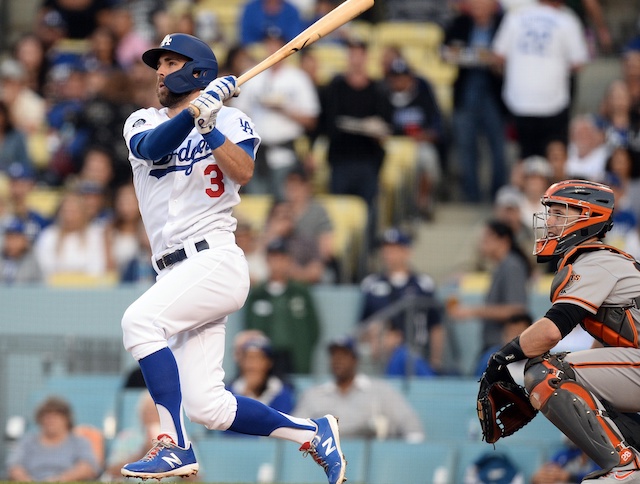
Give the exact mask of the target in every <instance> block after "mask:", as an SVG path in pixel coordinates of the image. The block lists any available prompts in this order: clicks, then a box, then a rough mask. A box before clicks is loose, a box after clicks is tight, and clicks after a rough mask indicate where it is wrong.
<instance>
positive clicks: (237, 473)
mask: <svg viewBox="0 0 640 484" xmlns="http://www.w3.org/2000/svg"><path fill="white" fill-rule="evenodd" d="M280 443H281V442H280V441H278V440H276V439H270V438H267V437H226V438H215V439H203V440H200V441H198V442H197V443H196V444H195V447H194V449H195V452H196V457H197V458H198V462H199V463H200V472H199V473H198V476H200V477H201V480H203V481H205V482H217V483H223V482H234V483H238V482H272V481H269V480H264V481H261V480H258V477H259V476H260V477H261V478H262V479H266V478H267V475H270V476H273V477H275V473H276V470H277V468H278V455H279V444H280ZM314 465H315V463H314ZM273 477H272V479H273ZM274 482H275V481H274Z"/></svg>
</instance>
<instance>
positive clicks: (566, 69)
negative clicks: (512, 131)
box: [493, 4, 589, 116]
mask: <svg viewBox="0 0 640 484" xmlns="http://www.w3.org/2000/svg"><path fill="white" fill-rule="evenodd" d="M493 50H494V52H495V53H496V54H498V55H500V56H501V57H504V58H505V59H506V64H505V82H504V86H503V93H502V96H503V99H504V101H505V103H506V105H507V106H508V108H509V109H510V110H511V112H513V113H514V114H516V115H520V116H552V115H555V114H558V113H559V112H560V111H562V110H563V109H564V108H566V107H567V106H568V105H569V99H570V93H569V75H570V72H571V68H572V67H574V66H578V65H581V64H584V63H586V62H587V60H588V56H589V54H588V49H587V44H586V40H585V37H584V33H583V31H582V27H581V25H580V21H579V19H578V17H577V16H576V15H575V14H574V13H573V12H571V11H570V10H568V9H565V8H554V7H551V6H548V5H540V4H536V5H531V6H527V7H523V8H520V9H516V10H514V11H511V12H509V13H508V14H507V15H506V16H505V18H504V20H503V22H502V23H501V24H500V27H499V29H498V32H496V36H495V39H494V41H493Z"/></svg>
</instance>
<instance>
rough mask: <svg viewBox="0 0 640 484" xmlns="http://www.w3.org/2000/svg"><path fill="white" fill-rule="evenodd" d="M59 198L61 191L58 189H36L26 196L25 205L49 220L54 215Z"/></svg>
mask: <svg viewBox="0 0 640 484" xmlns="http://www.w3.org/2000/svg"><path fill="white" fill-rule="evenodd" d="M61 198H62V191H61V190H60V189H58V188H49V187H36V188H34V189H33V190H32V191H31V192H30V193H29V195H28V196H27V205H28V206H29V208H31V209H32V210H35V211H36V212H38V213H39V214H41V215H43V216H45V217H49V218H51V217H53V216H54V215H55V212H56V210H57V209H58V205H59V204H60V199H61Z"/></svg>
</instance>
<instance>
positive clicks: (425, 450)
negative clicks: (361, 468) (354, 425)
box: [367, 440, 461, 484]
mask: <svg viewBox="0 0 640 484" xmlns="http://www.w3.org/2000/svg"><path fill="white" fill-rule="evenodd" d="M455 460H456V449H455V446H453V445H449V444H444V443H442V442H425V443H421V444H409V443H406V442H403V441H397V440H395V441H394V440H387V441H373V442H372V443H371V452H370V454H369V466H368V471H367V483H368V484H394V483H399V482H401V483H403V484H425V483H427V482H428V483H436V482H437V483H438V484H441V483H442V484H445V483H451V484H453V483H454V482H461V481H454V480H453V473H454V470H455Z"/></svg>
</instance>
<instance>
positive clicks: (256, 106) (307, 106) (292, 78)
mask: <svg viewBox="0 0 640 484" xmlns="http://www.w3.org/2000/svg"><path fill="white" fill-rule="evenodd" d="M262 42H263V44H264V46H265V48H266V54H267V55H268V54H272V53H274V52H276V51H277V50H278V49H280V48H281V47H282V46H283V45H284V44H285V37H284V36H283V35H282V33H281V32H278V33H275V34H273V33H268V35H266V36H265V37H264V39H262ZM233 105H234V106H235V107H237V108H238V109H240V110H241V111H243V112H245V113H247V115H248V116H250V117H251V119H252V121H253V122H254V124H255V126H256V130H257V131H258V132H259V133H260V137H261V139H262V141H261V145H260V149H259V150H258V152H257V154H256V161H255V171H254V174H253V178H252V179H251V181H250V182H249V183H248V184H247V185H246V186H245V187H244V190H245V192H246V193H259V194H260V193H262V194H264V193H267V194H271V195H273V196H274V197H275V198H276V199H279V200H281V199H283V198H284V183H285V178H286V176H287V174H288V173H289V172H290V171H292V170H294V169H296V168H297V167H299V166H300V165H301V161H300V160H299V159H298V155H297V153H296V150H295V142H296V140H298V139H300V138H301V137H303V136H304V135H305V134H306V133H307V132H311V131H313V130H314V129H315V128H316V123H317V121H318V116H319V114H320V100H319V97H318V92H317V90H316V87H315V85H314V83H313V80H312V79H311V77H309V74H307V72H306V71H304V70H303V69H301V68H300V67H298V66H294V65H292V64H290V63H286V62H279V63H277V64H275V65H274V66H272V67H271V68H269V69H267V70H266V71H264V72H262V73H260V74H258V75H257V76H256V77H255V78H253V79H252V82H250V83H248V84H247V85H246V88H244V89H243V90H242V96H238V97H237V98H235V99H234V100H233Z"/></svg>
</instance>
